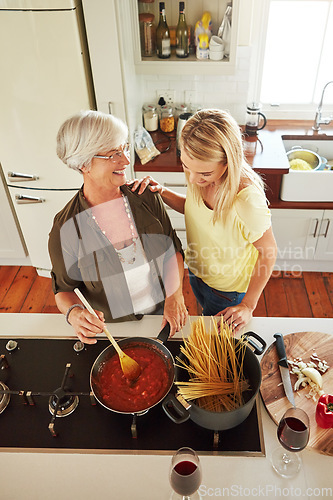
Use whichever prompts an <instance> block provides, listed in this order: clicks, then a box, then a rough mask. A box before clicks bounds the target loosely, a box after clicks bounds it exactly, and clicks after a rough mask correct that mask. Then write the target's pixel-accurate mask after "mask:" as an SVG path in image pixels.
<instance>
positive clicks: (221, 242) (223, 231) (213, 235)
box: [185, 185, 271, 293]
mask: <svg viewBox="0 0 333 500" xmlns="http://www.w3.org/2000/svg"><path fill="white" fill-rule="evenodd" d="M212 217H213V211H212V210H211V209H210V208H208V207H207V206H206V205H205V204H204V202H203V201H202V200H200V202H199V203H198V202H197V200H196V199H195V198H194V195H193V191H192V189H191V186H189V187H188V190H187V196H186V202H185V223H186V235H187V250H186V263H187V265H188V267H189V269H190V270H191V271H192V272H193V273H194V274H195V275H196V276H197V277H198V278H201V279H202V280H203V281H204V282H205V283H206V284H207V285H208V286H210V287H211V288H216V289H217V290H221V291H225V292H239V293H243V292H246V290H247V288H248V284H249V281H250V278H251V275H252V271H253V267H254V265H255V263H256V261H257V258H258V251H257V249H256V248H255V246H254V245H253V244H252V243H253V242H255V241H257V240H258V239H259V238H261V237H262V235H263V234H264V232H265V231H267V229H268V228H269V227H270V226H271V213H270V210H269V208H268V206H267V202H266V198H265V194H264V192H263V191H262V190H261V189H259V188H258V187H256V186H255V185H250V186H247V187H246V188H244V189H242V190H241V191H240V192H239V193H238V194H237V196H236V199H235V202H234V204H233V206H232V207H231V209H230V212H229V213H228V216H227V218H226V220H225V221H222V220H219V221H217V222H216V223H215V224H213V222H212Z"/></svg>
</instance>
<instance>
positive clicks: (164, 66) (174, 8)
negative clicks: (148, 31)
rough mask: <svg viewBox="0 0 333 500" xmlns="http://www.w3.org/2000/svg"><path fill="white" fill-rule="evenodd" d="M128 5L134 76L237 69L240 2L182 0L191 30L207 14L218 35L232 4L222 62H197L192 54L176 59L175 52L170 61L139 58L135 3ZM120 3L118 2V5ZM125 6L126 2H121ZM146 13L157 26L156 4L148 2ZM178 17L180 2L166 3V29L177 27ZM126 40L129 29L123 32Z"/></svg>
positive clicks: (216, 71) (222, 71)
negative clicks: (227, 39)
mask: <svg viewBox="0 0 333 500" xmlns="http://www.w3.org/2000/svg"><path fill="white" fill-rule="evenodd" d="M127 1H128V2H129V7H130V14H131V24H132V33H133V42H132V43H133V47H134V58H135V69H136V72H137V73H153V74H154V73H158V74H159V75H163V74H165V75H170V74H176V75H178V74H179V73H180V72H181V74H183V75H186V74H187V75H188V74H192V75H193V74H199V75H200V74H216V75H221V74H232V73H234V71H235V67H236V49H237V33H238V23H239V3H240V2H239V0H232V1H230V0H229V1H228V0H215V1H214V2H212V1H211V0H187V1H185V16H186V21H187V24H188V25H190V26H191V27H192V29H193V33H194V28H195V24H196V22H197V21H198V20H200V19H201V17H202V14H203V13H204V12H205V11H208V12H209V13H210V14H211V17H212V33H213V34H217V32H218V29H219V27H220V25H221V22H222V19H223V16H224V13H225V10H226V7H227V5H231V4H232V29H231V39H230V55H229V56H228V57H224V58H223V59H222V60H221V61H212V60H209V59H206V60H198V59H197V58H196V55H195V54H190V55H189V57H188V58H186V59H180V58H177V57H176V55H175V54H174V51H172V53H171V57H170V59H164V60H161V59H159V58H158V57H157V56H153V57H141V50H140V29H139V22H138V16H139V8H138V1H137V0H127ZM119 3H120V2H119ZM121 3H122V4H125V3H126V1H125V0H121ZM148 5H149V11H150V12H151V13H152V14H154V16H155V24H156V25H157V24H158V19H159V7H158V6H159V2H158V1H156V2H154V3H149V4H148ZM178 15H179V1H178V0H171V1H168V2H166V17H167V23H168V26H169V27H171V26H176V25H177V22H178ZM125 33H126V37H128V35H129V33H128V30H125Z"/></svg>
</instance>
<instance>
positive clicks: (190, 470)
mask: <svg viewBox="0 0 333 500" xmlns="http://www.w3.org/2000/svg"><path fill="white" fill-rule="evenodd" d="M170 483H171V486H172V488H173V489H174V490H175V492H176V493H178V494H179V495H183V496H188V495H192V494H193V493H195V492H196V491H197V489H198V488H199V486H200V483H201V470H200V468H198V467H197V466H196V464H195V463H193V462H191V461H190V460H183V461H182V462H178V464H176V465H175V466H174V468H173V469H172V471H171V475H170Z"/></svg>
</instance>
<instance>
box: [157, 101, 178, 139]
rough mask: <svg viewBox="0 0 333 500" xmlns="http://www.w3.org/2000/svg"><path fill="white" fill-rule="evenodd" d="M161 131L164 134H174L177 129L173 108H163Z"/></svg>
mask: <svg viewBox="0 0 333 500" xmlns="http://www.w3.org/2000/svg"><path fill="white" fill-rule="evenodd" d="M160 129H161V130H162V132H172V131H173V130H174V129H175V118H174V116H173V110H172V107H171V106H167V105H165V106H161V117H160Z"/></svg>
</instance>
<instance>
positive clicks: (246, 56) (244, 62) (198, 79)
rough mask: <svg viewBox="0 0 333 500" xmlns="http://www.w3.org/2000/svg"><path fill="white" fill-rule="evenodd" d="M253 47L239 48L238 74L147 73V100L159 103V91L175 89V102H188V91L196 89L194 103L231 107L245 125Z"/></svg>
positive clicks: (210, 106)
mask: <svg viewBox="0 0 333 500" xmlns="http://www.w3.org/2000/svg"><path fill="white" fill-rule="evenodd" d="M250 52H251V49H250V47H245V46H239V47H238V48H237V67H236V72H235V74H234V75H221V76H220V75H193V76H192V75H183V76H181V75H160V76H159V75H143V76H142V78H143V80H142V83H143V97H144V102H145V103H150V102H152V103H153V102H156V91H159V90H165V89H170V90H174V91H175V102H176V103H184V102H185V103H186V104H190V103H188V102H186V100H185V92H186V91H195V101H194V102H192V104H194V105H198V106H199V105H200V106H201V107H206V108H213V107H216V108H222V109H226V110H228V111H229V112H230V113H231V114H232V116H233V117H234V118H235V119H236V121H237V122H238V123H239V124H244V122H245V114H246V104H247V102H248V90H249V72H250V55H251V54H250Z"/></svg>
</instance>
